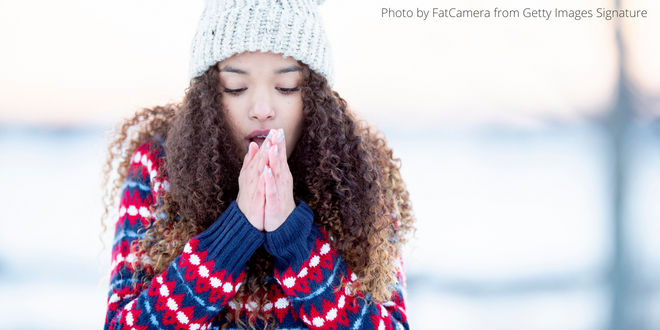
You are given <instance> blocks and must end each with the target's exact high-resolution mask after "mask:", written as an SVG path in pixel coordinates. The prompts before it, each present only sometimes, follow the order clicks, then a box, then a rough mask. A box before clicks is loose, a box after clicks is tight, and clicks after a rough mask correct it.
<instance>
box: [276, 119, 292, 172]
mask: <svg viewBox="0 0 660 330" xmlns="http://www.w3.org/2000/svg"><path fill="white" fill-rule="evenodd" d="M279 131H280V132H279V134H278V135H277V145H278V148H279V153H281V154H282V155H281V157H280V164H281V165H280V172H279V173H282V171H288V170H289V163H288V160H287V152H286V136H285V135H284V129H282V128H280V129H279Z"/></svg>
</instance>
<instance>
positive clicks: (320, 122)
mask: <svg viewBox="0 0 660 330" xmlns="http://www.w3.org/2000/svg"><path fill="white" fill-rule="evenodd" d="M298 63H299V64H300V65H301V66H302V70H301V75H302V77H303V85H302V101H303V114H304V119H303V120H304V123H303V129H302V133H301V136H300V139H299V141H298V143H297V145H296V147H295V149H294V151H293V153H292V154H291V156H290V157H289V159H288V162H289V167H290V170H291V174H292V176H293V179H294V182H293V193H294V199H296V200H303V201H305V203H307V204H308V205H309V207H310V208H312V209H313V210H314V212H315V217H314V218H315V219H314V221H315V222H316V223H317V224H318V225H319V226H320V227H321V228H323V229H325V230H327V232H328V234H329V235H330V237H331V240H330V242H331V244H332V245H333V247H334V248H335V249H336V250H337V251H338V252H339V254H340V255H341V256H342V258H343V259H344V260H345V262H346V264H347V266H348V267H349V268H350V269H351V270H352V271H353V272H354V273H355V274H356V275H357V277H358V283H359V287H360V288H361V291H362V292H363V293H367V294H369V295H371V297H372V298H373V299H374V300H375V301H377V302H385V301H387V300H389V299H390V297H391V293H392V285H394V284H396V282H397V276H396V269H395V266H394V261H395V259H396V258H398V257H399V256H400V253H401V246H402V245H403V244H404V243H405V242H406V237H407V234H408V233H410V232H411V231H412V230H413V222H414V216H413V212H412V206H411V203H410V200H409V197H408V191H407V190H406V186H405V184H404V182H403V180H402V178H401V175H400V173H399V168H400V166H401V161H400V159H398V158H394V157H393V155H392V149H391V148H389V147H388V146H387V142H386V139H385V137H384V135H383V134H382V132H380V131H379V130H378V129H377V128H375V127H373V126H371V125H369V124H367V123H366V122H365V121H363V120H358V119H357V117H356V116H355V114H354V113H353V112H352V111H351V110H350V109H349V107H348V105H347V103H346V101H345V100H344V99H342V98H341V97H340V96H339V94H338V93H337V92H335V91H333V90H332V89H331V88H330V87H329V86H328V84H327V80H326V79H325V77H323V76H321V75H319V74H318V73H316V72H314V71H312V70H310V69H309V67H308V66H307V65H305V64H304V63H302V62H298ZM232 129H233V128H232V127H231V125H230V123H229V121H228V119H227V117H226V114H225V110H224V109H223V106H222V95H221V93H220V81H219V70H218V67H217V65H216V66H212V67H210V68H209V69H208V71H207V72H206V73H205V74H204V75H202V76H199V77H196V78H194V79H193V80H192V81H191V85H190V87H189V88H188V89H187V90H186V94H185V97H184V99H183V102H182V103H181V104H169V105H167V106H159V107H154V108H150V109H142V110H141V111H139V112H138V113H137V114H136V115H135V116H134V117H133V118H130V119H128V120H126V121H124V122H123V123H122V124H120V125H119V126H118V127H117V129H116V132H115V137H114V139H113V141H112V143H111V144H110V146H109V148H108V151H109V153H108V159H107V163H106V165H105V167H104V186H107V183H108V181H109V178H110V176H111V175H112V174H116V172H114V171H113V164H114V163H115V162H118V165H117V167H118V168H117V171H118V172H119V173H118V174H119V176H118V177H117V178H116V179H115V180H114V181H113V185H112V187H111V188H110V189H106V194H105V196H104V204H105V207H106V209H105V213H104V215H103V217H102V222H103V220H104V219H105V218H107V216H108V210H109V208H110V207H111V205H113V201H114V199H113V196H115V195H116V194H117V192H118V190H119V189H120V187H121V184H122V182H123V180H124V179H125V176H126V170H127V167H128V163H129V161H130V158H131V155H132V154H133V152H134V151H135V149H136V148H137V147H138V146H139V145H141V144H142V143H145V142H148V141H151V142H152V143H156V144H157V145H159V146H160V147H162V148H164V151H165V155H166V160H165V162H164V173H161V174H160V175H162V176H165V175H166V176H167V177H168V180H169V183H170V188H169V191H167V192H165V193H164V194H163V196H162V205H159V206H158V209H156V210H153V209H152V211H153V212H152V214H163V215H164V216H162V217H154V219H153V222H152V224H151V226H150V227H149V228H147V230H146V233H145V236H144V238H143V239H141V240H140V241H139V244H136V245H134V246H133V249H134V251H135V253H137V255H141V256H146V257H148V259H146V260H150V262H149V264H147V263H144V260H145V258H138V259H137V260H138V262H137V264H135V265H134V267H137V268H138V269H142V270H146V271H144V272H142V273H143V274H145V277H144V278H142V279H141V280H142V281H143V283H144V284H148V283H149V282H150V281H151V279H152V278H153V277H154V276H156V275H157V274H160V273H162V272H163V271H164V270H165V269H166V268H167V266H168V265H169V264H170V263H171V262H172V261H173V260H174V259H175V258H176V257H177V256H179V255H180V254H181V252H182V250H183V248H184V245H185V243H186V242H187V241H188V240H190V239H191V238H192V237H194V236H195V235H197V234H199V233H200V232H202V231H204V230H205V229H206V228H208V227H209V226H210V225H211V224H212V223H213V222H214V221H215V220H216V219H217V218H218V217H219V215H220V214H221V213H222V212H223V211H224V210H225V209H226V208H227V207H228V206H229V204H230V203H231V201H232V200H234V199H236V197H237V194H238V175H239V173H240V169H241V164H242V155H240V154H239V149H238V146H236V145H235V143H234V142H233V139H232V138H231V137H232V136H234V135H232V133H233V132H232ZM163 140H164V141H167V142H166V143H164V145H163V144H162V143H161V141H163ZM104 228H105V226H104ZM139 260H142V262H140V261H139ZM273 264H274V262H273V259H272V256H270V255H269V254H268V253H267V252H266V251H265V250H264V249H263V248H259V249H258V250H257V251H256V252H255V253H254V255H253V256H252V257H251V258H250V259H249V261H248V263H247V268H246V277H245V280H244V282H243V285H241V287H240V290H239V292H238V293H237V294H236V296H235V297H234V299H233V302H234V303H235V304H236V305H237V306H241V305H242V303H245V302H246V301H250V302H255V303H256V304H257V306H258V308H253V310H252V314H251V315H249V325H250V327H251V328H254V321H255V320H256V319H257V318H259V319H260V320H263V321H266V322H267V321H268V320H269V319H270V320H273V318H272V317H271V315H268V314H263V313H260V311H262V308H261V307H262V306H264V305H265V304H267V303H269V302H270V301H269V299H268V294H267V293H268V286H267V283H266V282H267V279H268V277H269V276H272V274H273ZM136 273H137V272H136ZM226 310H228V309H226ZM240 313H241V308H237V309H236V313H235V314H234V315H232V314H231V313H227V312H226V311H225V315H224V317H225V318H226V319H227V320H228V321H231V320H232V319H236V320H237V322H238V323H239V324H240V325H241V326H244V325H245V323H244V322H242V321H241V318H240V317H239V316H240V315H239V314H240ZM228 323H229V322H227V324H228Z"/></svg>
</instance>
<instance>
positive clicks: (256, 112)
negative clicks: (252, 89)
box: [249, 92, 275, 121]
mask: <svg viewBox="0 0 660 330" xmlns="http://www.w3.org/2000/svg"><path fill="white" fill-rule="evenodd" d="M249 116H250V119H257V120H259V121H265V120H269V119H273V118H275V108H274V107H273V104H272V101H271V99H270V96H269V95H268V93H265V92H262V93H256V95H255V100H254V103H253V104H252V107H251V108H250V112H249Z"/></svg>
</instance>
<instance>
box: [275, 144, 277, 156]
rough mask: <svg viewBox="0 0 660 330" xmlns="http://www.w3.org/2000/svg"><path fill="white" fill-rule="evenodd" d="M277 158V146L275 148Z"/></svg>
mask: <svg viewBox="0 0 660 330" xmlns="http://www.w3.org/2000/svg"><path fill="white" fill-rule="evenodd" d="M275 156H277V146H275Z"/></svg>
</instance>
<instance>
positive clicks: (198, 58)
mask: <svg viewBox="0 0 660 330" xmlns="http://www.w3.org/2000/svg"><path fill="white" fill-rule="evenodd" d="M324 1H325V0H207V1H206V8H205V9H204V13H202V18H201V20H200V22H199V25H198V26H197V32H196V33H195V38H194V39H193V42H192V47H191V48H192V49H191V52H192V53H191V56H190V79H193V78H195V77H198V76H201V75H202V74H204V72H206V70H207V69H208V68H209V67H210V66H212V65H215V64H216V63H218V62H220V61H222V60H224V59H226V58H229V57H231V56H233V55H235V54H240V53H242V52H245V51H249V52H254V51H261V52H271V53H275V54H282V55H283V56H284V57H288V56H291V57H293V58H294V59H296V60H298V61H301V62H303V63H305V64H307V65H308V66H309V68H310V69H312V70H314V71H315V72H316V73H319V74H321V75H323V76H325V78H326V79H327V80H328V85H330V87H332V84H333V73H332V71H333V69H332V54H331V50H330V43H329V42H328V39H327V37H326V35H325V32H324V31H323V23H322V22H321V15H319V12H318V10H317V6H318V5H321V4H322V3H323V2H324Z"/></svg>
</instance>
